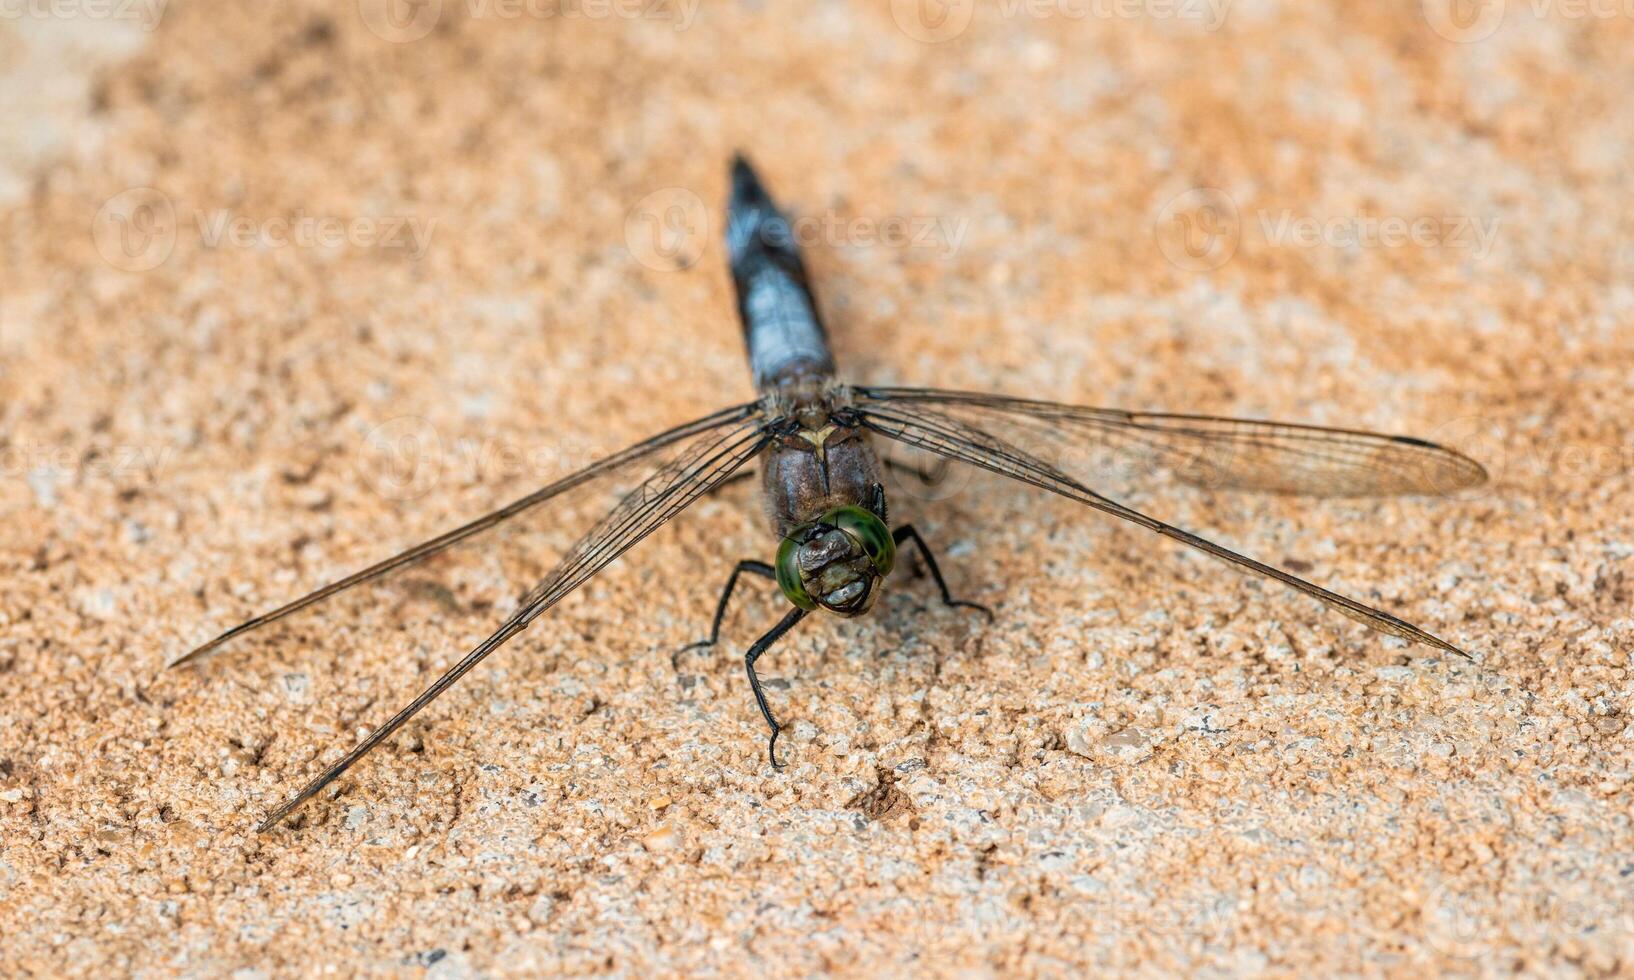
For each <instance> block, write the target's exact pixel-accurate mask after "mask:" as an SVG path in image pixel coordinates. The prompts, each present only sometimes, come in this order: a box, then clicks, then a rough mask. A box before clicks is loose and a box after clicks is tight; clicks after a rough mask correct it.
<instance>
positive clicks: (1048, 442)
mask: <svg viewBox="0 0 1634 980" xmlns="http://www.w3.org/2000/svg"><path fill="white" fill-rule="evenodd" d="M855 393H856V395H857V397H858V399H859V400H860V401H862V402H863V403H865V404H866V403H868V402H878V403H880V404H882V405H895V406H907V405H911V406H924V407H932V408H935V409H936V410H937V411H939V412H941V413H942V414H943V415H945V416H946V417H949V418H953V419H959V420H961V421H964V422H966V423H968V424H971V425H974V426H976V427H978V428H981V429H983V430H985V431H988V432H993V433H997V434H999V435H1001V436H1002V437H1003V438H1004V439H1005V440H1006V441H1008V442H1009V443H1010V444H1011V445H1014V446H1019V447H1023V448H1025V449H1026V450H1027V451H1028V452H1029V453H1030V454H1031V455H1032V456H1034V457H1035V458H1037V459H1042V460H1047V461H1050V462H1052V463H1053V464H1054V465H1055V466H1056V467H1057V468H1059V469H1061V470H1062V471H1064V472H1068V473H1073V474H1076V475H1078V476H1079V477H1080V478H1089V477H1091V476H1092V475H1093V476H1099V475H1102V474H1106V473H1108V472H1110V471H1114V470H1116V469H1118V468H1119V467H1120V466H1121V467H1127V466H1128V465H1129V464H1134V465H1135V466H1137V467H1140V468H1142V474H1143V473H1144V472H1145V471H1147V470H1162V471H1166V472H1169V473H1171V474H1173V475H1174V476H1175V477H1176V478H1177V479H1179V480H1181V481H1182V482H1184V483H1189V484H1192V485H1194V486H1200V487H1207V488H1211V489H1214V488H1218V489H1231V490H1254V491H1261V492H1267V493H1298V494H1313V495H1318V496H1326V497H1352V496H1372V495H1385V494H1447V493H1452V492H1455V491H1458V490H1463V489H1466V488H1469V487H1473V486H1477V485H1479V484H1481V483H1484V482H1486V478H1487V474H1486V470H1484V469H1482V467H1481V465H1480V464H1479V463H1477V462H1475V461H1474V460H1472V459H1470V458H1468V457H1466V456H1464V455H1462V454H1460V453H1457V452H1454V451H1453V450H1451V449H1446V448H1444V447H1441V446H1437V445H1435V444H1433V443H1428V442H1425V441H1423V440H1422V439H1414V438H1412V437H1409V436H1390V435H1381V434H1379V433H1375V432H1362V431H1356V430H1349V429H1326V428H1321V427H1318V426H1311V425H1291V424H1286V423H1280V422H1258V421H1253V420H1250V419H1231V418H1216V417H1213V416H1208V415H1163V414H1156V413H1151V412H1125V411H1120V410H1117V409H1110V408H1089V407H1084V406H1079V405H1062V404H1058V403H1056V402H1043V401H1032V400H1029V399H1024V398H1007V397H1005V396H1003V395H990V394H983V393H979V392H961V391H940V390H936V389H931V388H858V389H855ZM1137 475H1140V474H1137Z"/></svg>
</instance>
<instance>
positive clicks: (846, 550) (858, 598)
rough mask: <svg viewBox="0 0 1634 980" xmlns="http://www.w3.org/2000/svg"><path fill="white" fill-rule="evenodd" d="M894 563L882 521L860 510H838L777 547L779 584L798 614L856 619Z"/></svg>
mask: <svg viewBox="0 0 1634 980" xmlns="http://www.w3.org/2000/svg"><path fill="white" fill-rule="evenodd" d="M895 563H896V541H895V540H893V539H892V537H891V532H890V530H889V529H887V528H886V527H885V522H884V521H882V520H880V519H879V518H878V517H877V516H875V515H874V514H872V513H871V512H869V511H867V510H864V509H863V508H861V507H836V508H834V509H833V510H831V511H829V512H828V513H826V514H824V515H823V516H822V517H820V518H818V519H817V520H815V521H812V522H811V523H810V524H806V525H804V526H803V527H800V528H798V529H797V530H795V531H794V533H792V534H790V535H789V536H788V537H786V538H784V539H783V543H782V544H781V545H779V546H778V548H777V584H778V587H779V588H781V589H782V590H783V594H784V595H785V596H787V597H788V599H789V601H790V602H792V603H794V604H795V605H797V606H799V607H800V608H801V609H807V610H810V609H816V608H817V607H818V606H821V607H823V608H824V609H827V610H828V611H829V612H832V613H838V614H839V615H841V616H860V615H861V614H863V613H865V612H867V611H868V610H869V609H870V608H872V606H873V605H874V600H875V599H876V598H878V596H879V583H880V580H881V579H883V578H884V577H885V576H887V575H889V574H891V567H892V566H893V565H894V564H895Z"/></svg>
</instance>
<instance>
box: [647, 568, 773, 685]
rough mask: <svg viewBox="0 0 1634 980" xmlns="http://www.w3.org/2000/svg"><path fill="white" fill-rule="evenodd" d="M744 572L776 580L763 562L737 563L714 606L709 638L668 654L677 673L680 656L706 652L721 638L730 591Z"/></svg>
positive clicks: (730, 599) (770, 569)
mask: <svg viewBox="0 0 1634 980" xmlns="http://www.w3.org/2000/svg"><path fill="white" fill-rule="evenodd" d="M744 572H749V573H751V574H754V575H759V576H760V577H762V578H768V579H771V580H772V581H776V580H777V572H775V571H773V570H772V566H770V565H768V564H766V563H765V562H763V561H755V560H754V559H752V558H745V559H744V560H743V561H740V562H738V567H736V568H734V569H732V574H731V576H730V577H728V578H727V580H726V588H724V589H722V590H721V601H720V602H719V603H718V604H717V605H716V606H715V622H714V624H713V625H711V626H710V627H709V638H708V639H705V640H699V641H698V642H697V643H688V644H687V645H686V646H684V647H682V648H681V649H679V650H677V651H675V652H674V653H672V654H670V666H672V667H674V668H675V669H676V670H677V671H679V670H680V669H681V654H683V653H688V652H690V651H692V650H707V649H709V648H710V647H712V646H714V645H715V643H716V642H717V641H718V640H719V639H720V638H721V620H723V619H725V618H726V605H727V603H729V602H731V601H732V590H733V589H735V588H737V586H738V576H739V575H742V574H743V573H744Z"/></svg>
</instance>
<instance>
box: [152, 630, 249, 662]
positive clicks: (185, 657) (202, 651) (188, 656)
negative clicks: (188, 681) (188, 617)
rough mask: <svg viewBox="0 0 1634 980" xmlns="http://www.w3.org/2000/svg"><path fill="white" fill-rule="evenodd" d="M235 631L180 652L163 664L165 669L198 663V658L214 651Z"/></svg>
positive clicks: (201, 658) (200, 658)
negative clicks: (182, 652) (179, 654)
mask: <svg viewBox="0 0 1634 980" xmlns="http://www.w3.org/2000/svg"><path fill="white" fill-rule="evenodd" d="M235 632H237V631H236V630H229V631H227V632H226V633H223V634H221V635H220V636H218V637H216V638H215V639H213V640H211V641H210V642H209V643H205V644H203V645H201V646H196V647H194V648H193V649H191V650H189V651H187V652H186V653H184V654H182V655H181V656H179V657H177V658H176V659H175V660H172V661H171V662H170V663H168V664H165V669H166V670H175V669H176V668H178V667H187V666H189V665H191V664H196V663H198V662H199V661H200V660H203V659H204V658H205V657H207V656H209V655H210V654H211V653H213V652H215V650H216V648H217V647H219V646H221V645H222V644H223V643H226V642H227V641H228V640H229V639H231V638H232V636H233V634H234V633H235Z"/></svg>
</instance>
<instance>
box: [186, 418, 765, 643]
mask: <svg viewBox="0 0 1634 980" xmlns="http://www.w3.org/2000/svg"><path fill="white" fill-rule="evenodd" d="M758 413H759V405H758V403H751V404H747V405H738V406H734V407H732V408H727V409H722V410H721V411H719V412H715V413H714V414H711V415H706V416H704V417H703V418H701V419H697V420H696V421H693V422H688V423H686V424H685V425H679V426H676V427H675V428H673V429H670V430H668V431H666V432H661V433H659V434H658V435H656V436H653V437H652V438H650V439H646V440H643V441H642V442H639V443H636V444H635V445H633V446H630V447H629V448H627V449H625V450H623V451H622V452H618V453H614V454H613V455H611V456H607V457H605V458H603V459H600V460H597V461H596V462H594V463H591V464H590V465H589V466H586V467H585V468H583V469H581V470H579V471H578V472H576V473H573V474H571V475H569V476H566V477H563V478H562V479H560V480H557V481H555V482H554V483H551V484H549V485H548V486H544V487H541V488H540V489H538V490H535V491H533V492H532V493H530V494H528V495H527V496H525V497H521V498H518V499H517V500H514V501H512V502H511V503H509V504H507V505H505V506H504V507H501V508H499V509H498V510H496V511H493V512H491V513H488V514H484V515H483V516H482V517H479V518H477V519H476V520H474V521H471V522H470V523H467V524H463V525H461V526H459V527H457V528H454V529H453V530H451V531H447V532H445V533H443V534H439V535H437V536H436V537H434V538H432V539H430V540H429V541H423V542H421V543H420V544H417V545H415V546H414V547H412V548H409V549H408V550H406V551H403V552H400V553H398V554H396V555H393V556H392V557H390V558H387V559H385V560H384V561H379V562H376V563H375V564H373V565H370V566H369V567H367V568H364V569H362V570H360V571H357V572H354V573H352V574H351V575H348V576H346V577H345V578H342V579H338V580H336V581H334V582H331V583H329V584H328V585H325V586H323V587H321V588H319V589H315V590H313V591H312V592H309V593H307V594H306V595H304V596H301V597H300V598H299V599H295V600H294V601H292V602H288V603H285V604H284V605H282V606H279V607H278V608H276V609H273V610H270V611H269V612H265V613H262V614H260V615H258V616H255V617H253V618H251V619H248V620H245V621H244V622H242V623H239V624H238V625H237V626H234V627H233V628H232V629H229V630H227V631H226V632H225V633H222V634H221V635H220V636H217V637H216V638H215V639H213V640H210V641H209V642H207V643H205V644H203V645H201V646H198V647H195V648H194V649H192V650H190V651H188V652H187V653H185V654H183V655H182V656H181V657H178V658H177V659H176V660H174V661H172V662H171V664H170V666H171V667H180V666H182V665H183V664H189V663H194V662H196V661H198V660H200V659H201V658H203V657H204V656H206V655H207V654H210V653H212V652H214V651H215V650H217V649H219V648H220V647H222V646H223V645H224V644H226V643H228V642H229V641H231V640H234V639H236V638H238V637H240V636H243V635H244V634H246V633H251V632H254V631H255V630H258V629H260V628H261V627H263V626H267V625H269V624H271V623H275V622H278V621H279V620H281V619H284V618H286V617H288V616H290V615H292V614H294V613H297V612H300V611H301V610H303V609H306V608H308V607H310V606H313V605H316V604H318V603H320V602H323V601H324V600H325V599H329V598H331V597H333V596H336V595H339V594H340V593H342V592H347V591H349V590H351V589H354V588H356V587H358V586H361V585H365V584H367V583H371V582H376V581H379V580H380V579H382V578H384V577H386V576H388V575H390V574H392V573H394V572H397V571H399V570H401V569H404V568H408V567H410V566H413V565H417V564H419V563H421V562H423V561H425V560H427V559H429V558H431V557H433V556H435V555H440V554H443V553H444V552H446V551H448V550H449V549H450V548H453V547H454V546H455V545H458V544H460V543H461V542H464V541H467V540H468V539H470V538H472V537H474V536H476V535H479V534H482V533H483V532H486V531H490V530H493V529H495V528H498V527H500V526H501V525H505V524H510V523H514V522H515V521H516V519H518V518H521V517H522V516H523V515H525V514H534V515H536V514H537V512H538V508H539V507H540V506H541V505H542V504H545V503H546V502H548V501H553V500H557V499H558V498H560V497H562V496H563V495H564V494H567V493H568V492H569V491H573V490H578V489H580V488H589V487H591V486H593V485H595V484H598V483H603V482H606V481H608V480H616V479H617V478H619V477H620V476H628V475H631V474H632V472H635V473H636V475H638V471H639V468H640V466H641V465H643V464H645V465H649V466H650V465H653V464H654V463H655V462H657V461H659V460H661V459H663V458H665V457H666V456H670V455H673V454H674V453H675V452H677V451H682V450H684V447H685V444H686V443H687V441H688V440H693V439H704V438H707V437H708V436H709V435H710V434H711V433H719V432H721V431H723V430H727V431H730V430H731V429H733V428H735V427H737V426H740V425H742V424H743V423H744V421H745V420H746V419H750V418H753V417H756V416H757V415H758Z"/></svg>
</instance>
